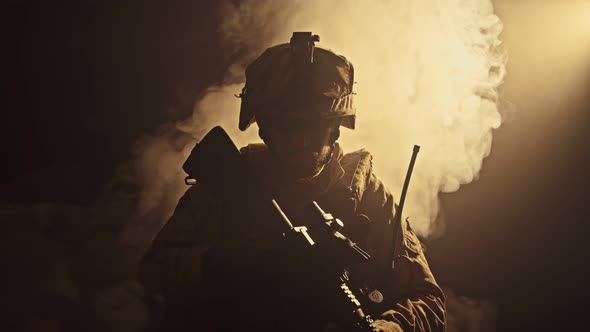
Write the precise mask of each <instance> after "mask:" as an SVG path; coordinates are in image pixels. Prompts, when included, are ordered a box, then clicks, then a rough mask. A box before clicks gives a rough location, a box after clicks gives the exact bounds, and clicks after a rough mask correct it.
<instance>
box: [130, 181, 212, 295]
mask: <svg viewBox="0 0 590 332" xmlns="http://www.w3.org/2000/svg"><path fill="white" fill-rule="evenodd" d="M220 215H221V203H220V202H219V201H217V200H215V199H213V198H212V197H210V195H208V194H207V193H206V192H205V191H204V190H202V188H201V187H199V186H198V185H197V186H193V187H191V188H189V189H188V190H187V191H186V193H185V194H184V196H183V197H182V198H181V199H180V201H179V202H178V205H177V206H176V209H175V211H174V214H173V215H172V217H171V218H170V219H169V221H168V223H167V224H166V225H165V226H164V227H163V228H162V230H161V231H160V233H159V234H158V235H157V236H156V238H155V239H154V241H153V243H152V245H151V246H150V248H149V249H148V250H147V252H146V254H145V255H144V257H143V259H142V260H141V262H140V266H139V279H140V281H141V282H142V284H143V285H144V287H146V289H147V290H148V291H149V292H151V293H152V294H160V295H162V296H164V298H165V299H170V298H173V297H175V296H178V295H180V294H183V293H185V292H186V291H187V290H189V289H190V290H191V291H194V290H195V288H198V286H199V285H200V284H202V282H201V281H202V279H203V275H202V259H203V254H204V252H205V251H206V250H207V249H208V248H209V247H210V245H211V243H213V242H214V241H215V239H216V234H217V228H218V226H217V224H218V223H216V221H219V219H220Z"/></svg>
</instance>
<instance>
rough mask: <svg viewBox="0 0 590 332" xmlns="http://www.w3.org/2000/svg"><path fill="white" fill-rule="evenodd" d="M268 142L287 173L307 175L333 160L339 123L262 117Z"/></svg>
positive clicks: (298, 175) (261, 126)
mask: <svg viewBox="0 0 590 332" xmlns="http://www.w3.org/2000/svg"><path fill="white" fill-rule="evenodd" d="M258 125H259V127H260V129H261V132H263V133H264V136H265V137H264V139H265V142H266V143H267V144H268V146H269V148H270V150H271V151H272V153H273V154H274V156H275V157H276V160H277V162H278V165H277V166H279V167H280V168H281V170H282V171H284V172H285V173H286V175H287V176H289V177H293V178H305V177H310V176H314V175H316V174H317V173H319V172H320V171H321V169H322V167H323V166H324V165H325V164H326V163H327V162H328V161H329V160H330V155H331V153H332V148H331V145H332V139H331V138H332V137H333V135H334V134H335V132H336V131H337V130H338V124H335V123H334V122H328V121H321V122H315V123H312V122H309V121H304V120H296V119H287V120H285V119H272V118H262V119H258Z"/></svg>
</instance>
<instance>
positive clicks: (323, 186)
mask: <svg viewBox="0 0 590 332" xmlns="http://www.w3.org/2000/svg"><path fill="white" fill-rule="evenodd" d="M315 41H319V38H318V37H317V36H312V35H311V33H297V32H296V33H294V34H293V37H292V38H291V42H290V43H287V44H281V45H277V46H274V47H271V48H269V49H268V50H266V51H265V52H264V53H263V54H262V55H260V57H258V59H256V60H255V61H254V62H253V63H252V64H251V65H250V66H249V67H248V68H247V69H246V86H245V88H244V89H243V91H242V94H241V95H240V97H241V98H242V105H241V110H240V120H239V128H240V129H241V130H246V129H247V128H248V127H249V126H250V125H251V124H252V123H254V122H256V123H257V124H258V126H259V135H260V137H261V138H262V139H263V141H264V143H265V144H250V145H248V146H246V147H244V148H242V150H241V153H242V155H243V157H244V158H246V160H248V162H249V163H250V164H251V165H253V168H254V169H255V170H256V172H257V174H258V175H259V178H260V179H261V181H262V182H264V183H263V184H261V185H264V186H265V187H266V188H268V189H269V191H270V192H272V194H273V196H274V197H275V198H276V199H277V201H278V202H280V204H281V206H282V208H283V210H284V211H285V213H286V214H287V215H288V216H289V218H291V220H292V221H293V223H294V224H295V225H305V224H306V222H307V221H306V219H305V218H304V214H303V207H304V206H305V205H306V204H307V203H309V202H310V201H314V200H315V201H317V202H318V203H319V205H320V206H322V207H323V208H324V210H326V211H329V212H331V213H332V214H333V215H335V216H337V217H338V218H340V219H341V220H343V221H344V224H345V226H344V228H343V230H342V233H344V234H346V235H347V236H349V237H350V238H351V239H353V240H354V241H355V242H356V243H358V244H360V245H361V247H363V248H364V249H365V250H366V251H367V252H368V253H369V254H370V255H371V257H372V258H371V261H370V262H369V263H368V264H366V265H360V266H358V267H356V268H354V269H352V270H351V271H350V278H351V280H353V281H356V282H357V284H362V285H363V286H362V289H361V292H362V293H363V294H365V295H367V297H368V298H370V299H371V301H369V300H367V299H365V302H367V303H369V304H371V309H370V311H371V314H372V315H373V318H374V319H375V321H374V323H373V328H374V329H375V330H378V331H443V330H444V327H445V319H446V318H445V306H444V295H443V292H442V290H441V289H440V287H439V286H438V285H437V283H436V281H435V279H434V277H433V275H432V273H431V271H430V268H429V267H428V263H427V261H426V258H425V256H424V253H423V250H422V247H421V245H420V241H419V240H418V238H417V237H416V235H415V234H414V232H413V231H412V229H411V228H410V226H409V225H408V223H407V221H404V220H401V221H399V219H396V218H394V216H395V213H396V208H397V205H396V204H395V201H394V198H393V196H392V195H391V193H390V192H389V191H388V189H387V188H386V187H385V186H384V184H383V183H382V182H381V181H380V180H379V178H378V177H377V176H376V175H375V174H374V173H373V171H372V157H371V154H370V153H369V152H367V151H366V150H359V151H355V152H352V153H348V154H344V153H343V151H342V149H341V148H340V146H339V145H338V143H337V139H338V137H339V134H340V131H339V128H340V126H344V127H347V128H349V129H354V127H355V108H354V106H353V104H352V99H353V83H354V71H353V66H352V64H351V63H350V62H349V61H348V60H346V59H345V58H344V57H342V56H339V55H336V54H335V53H333V52H332V51H329V50H326V49H323V48H319V47H315V45H314V42H315ZM235 217H236V216H232V213H231V207H228V206H227V205H225V204H224V202H223V201H220V200H218V199H216V198H214V197H213V196H212V195H210V193H208V192H207V190H205V189H204V188H203V187H201V186H199V185H196V186H193V187H191V188H189V189H188V190H187V192H186V193H185V195H184V196H183V197H182V198H181V200H180V202H179V203H178V206H177V208H176V210H175V212H174V215H173V216H172V217H171V218H170V220H169V222H168V223H167V224H166V225H165V226H164V228H163V229H162V231H161V232H160V233H159V234H158V236H157V237H156V239H155V240H154V242H153V244H152V246H151V248H150V249H149V250H148V252H147V253H146V255H145V256H144V259H143V260H142V263H141V266H140V279H141V281H142V282H143V284H144V285H145V287H146V288H147V290H148V291H150V292H152V293H155V294H161V295H162V296H163V297H164V298H165V299H166V300H167V302H168V303H169V306H168V313H167V314H166V318H165V321H167V322H165V323H163V324H167V327H166V329H172V328H173V327H172V325H176V327H179V326H183V327H186V328H190V326H189V325H191V324H203V320H202V319H203V318H202V317H201V318H198V320H197V321H193V322H188V320H187V319H189V320H190V319H192V318H195V317H199V315H197V314H196V311H197V309H196V308H197V304H196V302H195V301H196V300H195V299H196V298H197V297H198V294H202V293H204V292H205V293H206V292H207V291H209V292H211V289H209V290H207V289H205V288H206V287H210V286H205V285H204V282H203V279H204V268H203V265H204V261H205V260H206V259H205V257H206V254H207V252H208V250H210V248H212V247H215V245H216V243H219V241H220V239H222V238H224V237H226V236H228V234H227V232H228V230H227V227H224V226H223V225H224V220H227V219H228V218H235ZM238 217H239V216H238ZM400 219H401V218H400ZM396 221H397V222H396ZM244 225H245V226H244V227H242V228H241V229H240V234H238V236H239V237H240V238H242V239H249V240H253V241H257V243H261V242H260V241H263V240H264V238H265V235H266V234H267V233H266V232H267V231H268V230H267V229H266V228H265V227H264V224H263V223H260V222H257V221H252V220H249V221H247V222H244ZM392 234H395V236H393V235H392ZM234 235H235V234H234ZM392 238H393V239H394V240H392ZM234 252H235V257H240V258H236V261H234V262H230V263H228V264H229V265H232V264H233V265H234V266H237V265H236V264H238V265H240V262H242V263H243V262H246V261H247V262H251V261H248V260H247V259H246V260H244V259H242V256H241V255H243V253H244V252H245V251H244V250H236V251H234ZM392 253H393V255H392ZM391 257H394V258H393V262H391V260H390V258H391ZM226 263H227V262H226ZM270 265H271V264H269V265H268V266H270ZM392 265H393V269H392ZM240 268H241V269H243V270H239V269H238V270H237V271H238V272H237V273H235V272H236V271H235V270H234V271H233V272H234V275H236V274H238V275H239V274H241V273H240V272H239V271H243V272H242V273H244V274H251V273H253V272H252V271H251V270H252V269H253V268H252V269H250V268H249V267H248V266H247V265H246V266H241V267H240ZM299 277H300V276H299ZM238 279H239V278H238V277H236V280H233V281H227V282H228V283H234V284H238V283H239V282H240V280H238ZM242 281H243V280H242ZM283 285H284V284H283ZM216 287H220V289H219V298H218V300H220V301H217V302H221V303H222V304H223V303H226V304H227V306H228V307H229V308H225V309H221V308H220V307H216V309H215V310H216V311H222V313H219V312H217V313H216V314H213V316H211V315H210V314H208V315H209V316H210V317H215V320H218V322H217V323H218V324H219V326H221V327H227V328H228V329H232V330H241V329H245V328H246V327H245V325H243V326H242V325H239V324H241V321H240V319H238V318H236V317H243V315H244V313H248V314H249V315H254V316H255V315H257V314H258V316H257V317H255V318H253V319H257V320H260V321H268V322H269V323H268V324H267V325H266V327H269V326H270V327H274V328H280V329H283V330H284V329H286V325H289V327H290V328H292V329H302V330H306V331H307V330H322V329H325V328H328V327H330V326H332V327H334V326H338V325H333V324H332V323H334V320H337V319H338V317H337V316H338V314H336V316H334V312H333V310H330V308H331V305H330V304H329V303H330V301H329V300H328V301H324V293H321V292H319V293H318V291H317V289H314V290H313V292H315V293H314V294H306V293H305V292H306V291H305V289H304V288H301V289H298V292H301V296H302V297H304V298H306V299H307V300H308V301H307V302H305V303H306V305H305V306H306V309H307V311H306V312H305V314H302V312H303V311H301V310H300V309H301V308H300V307H301V304H300V303H299V304H297V303H296V302H289V303H286V304H285V303H284V302H285V300H281V299H280V296H279V295H278V294H277V296H276V298H273V300H272V302H273V303H271V304H270V305H266V306H264V305H263V304H260V303H258V302H256V301H254V300H251V297H252V296H251V297H250V300H251V301H252V302H251V306H253V307H255V308H254V309H252V308H250V309H252V310H250V311H249V310H247V308H246V307H248V306H247V305H246V306H243V305H242V306H241V307H240V308H242V309H240V310H238V309H236V307H235V306H236V303H237V302H234V301H230V300H229V299H228V298H227V297H228V295H227V294H226V293H225V292H223V291H222V289H221V288H223V286H219V285H217V286H216ZM244 287H248V285H244ZM269 287H271V286H269ZM213 291H214V292H215V291H217V290H213ZM279 292H280V290H279ZM222 294H223V295H222ZM250 295H252V294H250ZM230 296H231V295H230ZM253 297H254V298H258V297H257V296H256V295H253ZM266 299H267V300H268V298H266ZM291 300H292V298H289V300H287V301H291ZM281 301H282V302H283V303H281ZM318 303H322V304H318ZM263 306H264V308H263ZM280 306H282V307H283V308H285V306H286V307H287V310H288V311H289V314H288V315H285V316H282V317H278V316H280V314H279V313H278V312H279V311H273V307H280ZM244 308H246V309H244ZM199 310H202V309H199ZM283 313H284V311H283ZM308 314H309V315H312V314H313V315H315V316H317V317H315V318H313V319H312V318H309V317H308V316H304V315H308ZM324 318H325V319H324ZM199 320H200V321H199ZM281 322H288V323H285V326H281V325H280V324H281ZM336 323H337V322H336ZM234 324H238V325H234ZM277 324H278V325H277ZM297 324H300V325H297ZM330 324H332V325H330ZM262 326H264V325H260V326H258V325H257V327H262ZM197 327H198V326H193V327H192V328H193V329H194V328H197ZM250 327H251V326H250Z"/></svg>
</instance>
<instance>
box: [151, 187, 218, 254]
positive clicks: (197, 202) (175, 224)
mask: <svg viewBox="0 0 590 332" xmlns="http://www.w3.org/2000/svg"><path fill="white" fill-rule="evenodd" d="M222 205H223V203H222V202H221V200H219V199H216V198H214V197H213V196H212V195H211V194H210V193H209V192H207V191H206V190H205V189H204V188H203V187H202V186H200V185H198V184H197V185H194V186H191V187H190V188H189V189H188V190H187V191H186V192H185V193H184V195H183V196H182V197H181V198H180V200H179V201H178V204H177V206H176V209H175V210H174V213H173V214H172V216H171V217H170V219H169V220H168V222H167V223H166V224H165V225H164V227H163V228H162V230H161V231H160V233H159V234H158V235H157V237H156V238H155V240H154V244H156V245H190V244H192V243H195V242H199V241H200V240H202V239H203V238H206V237H207V236H210V235H211V233H212V232H214V231H215V227H214V226H215V224H216V221H218V220H219V218H220V217H221V213H222V210H223V207H222Z"/></svg>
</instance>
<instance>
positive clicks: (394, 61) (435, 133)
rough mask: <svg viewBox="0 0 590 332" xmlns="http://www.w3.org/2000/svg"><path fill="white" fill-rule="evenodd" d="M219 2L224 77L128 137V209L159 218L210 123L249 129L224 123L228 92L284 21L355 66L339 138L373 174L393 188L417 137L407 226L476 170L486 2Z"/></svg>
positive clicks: (286, 27)
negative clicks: (352, 122)
mask: <svg viewBox="0 0 590 332" xmlns="http://www.w3.org/2000/svg"><path fill="white" fill-rule="evenodd" d="M221 10H222V11H223V17H224V21H223V23H222V25H221V27H220V31H221V34H222V36H221V38H222V39H223V43H222V45H224V47H225V49H226V50H227V59H228V60H229V61H231V62H232V63H233V64H232V65H230V66H229V67H228V70H227V73H226V77H225V81H224V82H225V83H222V84H221V85H218V86H214V87H211V88H210V89H209V90H208V91H207V92H206V93H205V94H204V96H203V97H202V98H201V99H200V100H198V101H197V102H196V104H195V109H194V113H193V114H192V116H191V117H190V118H189V119H187V120H185V121H183V122H180V123H176V124H169V125H167V126H166V127H165V130H164V131H163V132H162V133H160V134H159V135H157V136H155V137H151V138H149V139H145V140H144V141H143V142H142V143H141V144H140V145H138V146H139V148H138V150H137V155H138V158H137V163H136V164H137V169H138V170H139V172H140V174H141V181H140V182H141V183H143V184H144V186H143V194H142V199H141V200H140V205H139V206H140V210H141V211H143V212H144V213H145V212H146V211H149V210H153V209H156V210H160V211H164V212H163V213H159V214H158V215H159V217H158V218H156V219H157V222H160V223H161V222H164V221H165V220H166V219H167V217H168V216H169V215H170V214H171V212H172V209H173V205H174V204H173V203H174V202H175V201H176V200H177V199H178V198H179V196H180V195H181V194H182V192H183V191H184V187H183V184H182V178H183V177H184V174H183V172H182V170H181V169H180V165H181V164H182V162H183V160H184V159H185V157H186V156H187V155H188V153H189V151H190V149H191V148H192V146H193V144H194V143H195V142H196V141H197V140H198V139H199V138H200V137H202V136H203V135H204V133H206V131H207V130H209V129H210V128H211V127H213V126H214V125H217V124H221V125H222V126H224V128H225V129H226V130H228V131H229V134H230V135H231V136H232V137H233V138H234V140H235V141H236V143H237V144H240V145H243V144H246V143H248V142H250V141H252V140H256V139H257V131H256V129H250V130H249V131H248V132H246V133H240V132H238V130H237V129H236V127H237V117H238V110H239V100H238V99H237V98H235V96H234V95H235V94H236V93H238V92H239V91H240V89H241V87H242V86H243V81H244V79H243V71H244V69H245V65H247V64H248V63H249V62H250V61H252V60H253V59H254V58H255V57H256V56H257V55H258V54H260V53H261V52H262V51H264V49H265V48H267V47H269V46H272V45H274V44H278V43H284V42H287V41H288V40H289V38H290V36H291V33H292V32H293V31H312V32H313V33H316V34H319V35H320V37H321V42H320V43H319V44H318V46H321V47H325V48H330V49H332V50H334V51H335V52H337V53H339V54H343V55H345V56H346V57H347V58H348V59H349V60H350V61H351V62H352V63H353V64H354V65H355V72H356V81H357V82H358V83H357V84H356V92H357V93H358V95H357V108H358V122H357V128H358V129H357V130H355V131H354V132H353V131H347V130H344V132H343V133H342V138H341V142H342V146H343V147H344V149H345V150H346V151H353V150H355V149H359V148H363V147H364V148H367V149H368V150H369V151H371V152H372V153H373V154H374V160H375V168H376V172H377V174H379V175H380V176H381V177H382V178H383V180H384V181H385V182H386V183H387V184H388V185H389V186H390V188H391V189H392V191H393V193H400V192H401V187H402V184H403V179H404V177H405V172H406V170H407V165H408V162H409V157H410V155H411V151H412V146H413V145H414V144H418V145H420V146H421V148H422V149H421V152H420V155H419V159H418V162H417V164H416V167H415V170H414V174H413V177H412V185H411V188H410V190H409V193H408V197H407V204H406V207H407V209H406V210H405V214H406V215H407V216H411V218H412V223H413V227H414V228H415V229H416V231H417V232H418V233H419V234H421V235H423V236H428V235H432V234H433V233H435V230H436V229H437V228H435V227H434V225H435V224H434V221H435V220H436V217H437V213H438V209H439V205H438V198H437V195H438V193H439V192H452V191H456V190H458V189H459V187H460V185H461V184H465V183H469V182H472V181H474V180H475V179H477V177H478V174H479V172H480V170H481V167H482V161H483V159H484V158H485V157H486V156H487V155H488V154H489V153H490V148H491V144H492V130H493V129H495V128H497V127H498V126H499V125H500V123H501V116H500V113H499V111H498V106H497V103H498V94H497V92H496V89H497V88H498V86H499V85H500V84H501V83H502V80H503V77H504V74H505V71H504V63H505V58H504V57H503V54H502V53H501V52H499V51H498V46H499V45H500V40H499V34H500V32H501V31H502V23H501V21H500V20H499V18H498V17H497V16H496V15H495V14H494V11H493V7H492V4H491V2H490V1H488V0H471V1H458V0H455V1H448V0H445V1H434V0H433V1H409V0H406V1H402V0H398V1H374V2H371V3H370V4H368V3H364V2H363V3H361V2H358V1H297V2H294V3H286V2H283V1H281V2H279V1H243V2H241V3H240V4H237V5H236V4H234V3H230V2H226V3H224V4H223V5H222V6H221ZM186 135H188V136H186ZM179 136H180V137H191V138H192V139H179V138H178V137H179ZM154 222H156V221H154Z"/></svg>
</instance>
